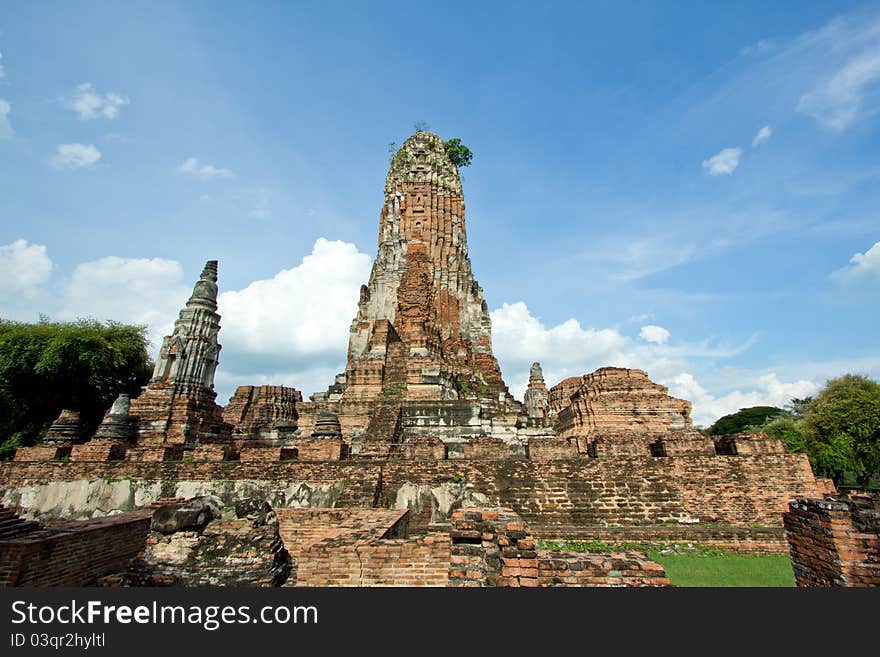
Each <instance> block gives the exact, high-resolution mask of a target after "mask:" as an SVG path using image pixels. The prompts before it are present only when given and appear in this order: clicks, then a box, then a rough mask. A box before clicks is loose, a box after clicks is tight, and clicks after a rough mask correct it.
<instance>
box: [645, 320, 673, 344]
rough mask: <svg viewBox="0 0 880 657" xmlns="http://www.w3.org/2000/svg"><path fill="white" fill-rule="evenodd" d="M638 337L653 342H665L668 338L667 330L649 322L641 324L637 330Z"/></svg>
mask: <svg viewBox="0 0 880 657" xmlns="http://www.w3.org/2000/svg"><path fill="white" fill-rule="evenodd" d="M639 337H640V338H641V339H642V340H644V341H645V342H653V343H654V344H665V343H666V342H667V340H669V331H667V330H666V329H665V328H663V327H662V326H655V325H653V324H649V325H647V326H643V327H642V330H641V331H639Z"/></svg>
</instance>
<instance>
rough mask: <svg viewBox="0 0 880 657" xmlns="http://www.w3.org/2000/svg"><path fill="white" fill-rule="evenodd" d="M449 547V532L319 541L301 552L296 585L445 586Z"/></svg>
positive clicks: (447, 573)
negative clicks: (417, 535) (340, 541)
mask: <svg viewBox="0 0 880 657" xmlns="http://www.w3.org/2000/svg"><path fill="white" fill-rule="evenodd" d="M450 548H451V543H450V540H449V536H448V535H447V534H429V535H428V536H425V537H424V538H411V539H386V540H376V541H372V542H362V543H355V544H345V543H344V544H342V545H340V544H338V543H334V542H333V541H327V542H318V543H316V544H313V545H311V546H310V547H308V548H307V549H306V550H303V551H302V552H300V554H299V568H298V571H297V579H296V586H446V584H447V582H448V581H449V558H450Z"/></svg>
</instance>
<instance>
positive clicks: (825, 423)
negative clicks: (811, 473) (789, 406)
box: [803, 374, 880, 486]
mask: <svg viewBox="0 0 880 657" xmlns="http://www.w3.org/2000/svg"><path fill="white" fill-rule="evenodd" d="M805 406H806V408H805V412H804V419H803V433H804V437H805V439H806V447H807V452H808V453H809V454H810V457H811V459H810V460H811V461H812V462H813V468H814V469H815V471H816V473H817V474H820V475H822V476H827V477H831V478H832V479H834V481H835V483H838V484H840V483H845V482H846V481H847V480H848V478H849V477H852V478H854V479H855V481H856V483H857V484H858V485H859V486H868V485H869V483H870V481H871V479H872V478H874V477H875V476H877V474H878V472H880V383H878V382H877V381H873V380H871V379H869V378H868V377H866V376H862V375H857V374H845V375H843V376H841V377H838V378H836V379H831V380H829V381H828V382H827V383H826V384H825V387H824V388H823V389H822V390H820V391H819V393H818V394H816V396H815V397H813V399H812V400H810V401H809V403H807V404H806V405H805Z"/></svg>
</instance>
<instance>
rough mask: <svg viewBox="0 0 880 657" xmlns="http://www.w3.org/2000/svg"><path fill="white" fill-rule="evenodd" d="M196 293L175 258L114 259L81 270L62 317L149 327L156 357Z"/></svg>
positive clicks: (66, 293)
mask: <svg viewBox="0 0 880 657" xmlns="http://www.w3.org/2000/svg"><path fill="white" fill-rule="evenodd" d="M193 282H194V281H193ZM191 291H192V284H189V285H188V284H187V283H185V282H184V280H183V268H182V267H181V266H180V263H178V262H176V261H174V260H165V259H162V258H120V257H117V256H108V257H106V258H101V259H99V260H92V261H90V262H84V263H81V264H79V265H77V266H76V268H75V269H74V270H73V274H72V275H71V277H70V280H69V281H68V283H67V284H66V286H65V287H64V289H63V297H62V299H61V302H60V307H59V311H58V316H59V318H60V319H64V320H70V319H76V318H79V317H93V318H94V319H97V320H100V321H107V320H114V321H118V322H126V323H131V324H145V325H146V326H147V333H148V336H149V338H150V341H151V342H152V346H153V351H154V354H155V352H156V350H157V348H158V346H160V345H161V340H162V337H163V336H164V335H167V334H169V333H170V332H171V330H172V328H173V324H174V320H175V319H176V317H177V314H178V312H179V310H180V308H181V307H182V306H183V304H184V303H185V302H186V299H187V298H188V297H189V293H190V292H191Z"/></svg>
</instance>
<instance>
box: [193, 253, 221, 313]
mask: <svg viewBox="0 0 880 657" xmlns="http://www.w3.org/2000/svg"><path fill="white" fill-rule="evenodd" d="M186 307H187V308H193V307H199V308H208V309H210V310H217V261H216V260H208V262H206V263H205V268H204V269H202V275H201V276H200V277H199V280H198V281H197V282H196V285H195V287H194V288H193V293H192V295H191V296H190V298H189V301H187V302H186Z"/></svg>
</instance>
